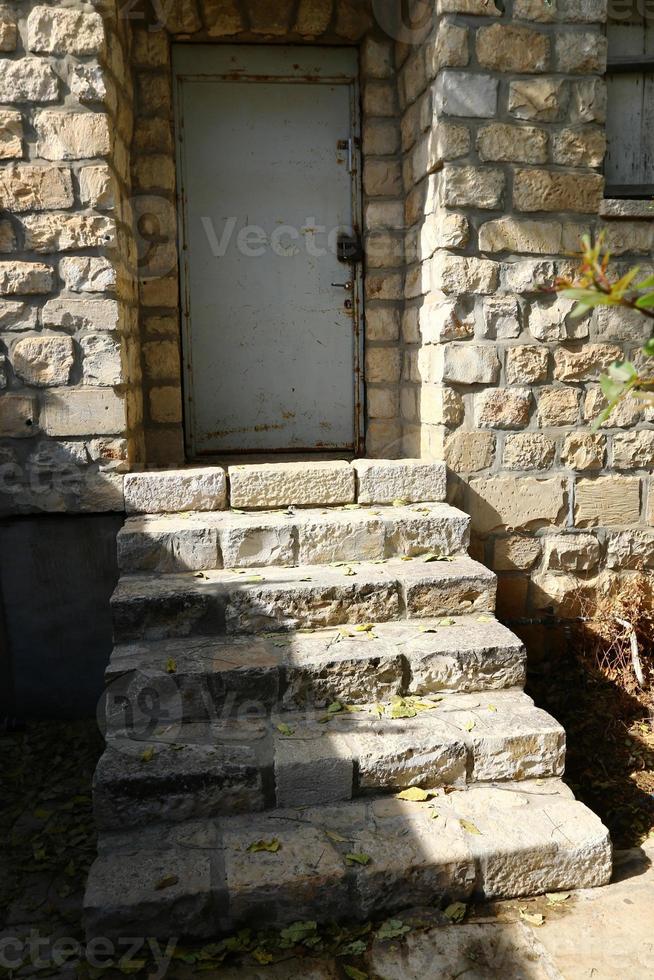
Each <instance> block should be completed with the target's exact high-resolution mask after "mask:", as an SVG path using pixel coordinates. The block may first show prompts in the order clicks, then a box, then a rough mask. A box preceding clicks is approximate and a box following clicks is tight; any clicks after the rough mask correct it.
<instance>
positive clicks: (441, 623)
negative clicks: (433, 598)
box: [438, 616, 456, 626]
mask: <svg viewBox="0 0 654 980" xmlns="http://www.w3.org/2000/svg"><path fill="white" fill-rule="evenodd" d="M438 625H439V626H456V619H452V617H451V616H448V617H446V618H445V619H439V621H438Z"/></svg>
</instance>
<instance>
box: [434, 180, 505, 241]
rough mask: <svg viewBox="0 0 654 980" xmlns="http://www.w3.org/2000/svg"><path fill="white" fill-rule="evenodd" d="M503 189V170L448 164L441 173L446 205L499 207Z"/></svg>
mask: <svg viewBox="0 0 654 980" xmlns="http://www.w3.org/2000/svg"><path fill="white" fill-rule="evenodd" d="M503 191H504V174H503V173H502V171H501V170H490V169H484V168H481V167H453V166H448V167H445V169H444V170H443V171H442V174H441V180H440V195H441V201H442V203H443V205H444V206H445V207H462V208H465V207H474V208H497V207H499V206H500V204H501V201H502V193H503ZM481 247H482V248H483V246H481Z"/></svg>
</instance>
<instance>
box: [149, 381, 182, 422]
mask: <svg viewBox="0 0 654 980" xmlns="http://www.w3.org/2000/svg"><path fill="white" fill-rule="evenodd" d="M148 402H149V405H150V418H151V419H152V421H153V422H161V423H163V424H165V425H174V424H175V423H177V422H181V421H182V393H181V391H180V388H179V384H174V385H161V386H159V387H157V388H151V389H150V391H149V393H148Z"/></svg>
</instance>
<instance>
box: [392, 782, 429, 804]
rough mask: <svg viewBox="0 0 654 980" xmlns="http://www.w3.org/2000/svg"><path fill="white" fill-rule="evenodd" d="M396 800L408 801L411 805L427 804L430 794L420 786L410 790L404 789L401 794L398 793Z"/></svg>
mask: <svg viewBox="0 0 654 980" xmlns="http://www.w3.org/2000/svg"><path fill="white" fill-rule="evenodd" d="M395 798H396V799H398V800H408V802H409V803H426V801H427V800H428V799H429V793H426V792H425V790H424V789H420V787H419V786H410V787H409V789H403V790H402V792H401V793H396V794H395Z"/></svg>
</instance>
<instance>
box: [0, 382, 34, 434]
mask: <svg viewBox="0 0 654 980" xmlns="http://www.w3.org/2000/svg"><path fill="white" fill-rule="evenodd" d="M37 418H38V405H37V401H36V398H33V397H32V396H31V395H18V394H14V393H13V392H3V394H2V398H0V436H8V437H10V438H12V439H28V438H31V437H32V436H34V435H35V433H36V429H37V425H36V420H37Z"/></svg>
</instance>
